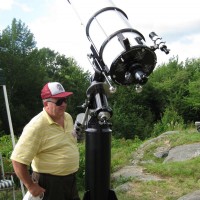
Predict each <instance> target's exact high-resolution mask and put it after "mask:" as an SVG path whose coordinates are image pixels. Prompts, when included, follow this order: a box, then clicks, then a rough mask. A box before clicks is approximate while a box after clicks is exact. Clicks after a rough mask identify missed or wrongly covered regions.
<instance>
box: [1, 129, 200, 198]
mask: <svg viewBox="0 0 200 200" xmlns="http://www.w3.org/2000/svg"><path fill="white" fill-rule="evenodd" d="M4 140H5V138H4ZM7 142H8V141H7ZM166 142H167V143H168V144H170V146H171V147H175V146H178V145H183V144H190V143H196V142H200V134H199V133H198V132H197V131H196V130H194V129H190V130H184V131H179V133H177V134H172V135H166V137H165V138H162V139H160V140H159V142H155V143H152V145H148V146H146V147H145V151H144V156H143V159H144V161H148V160H152V161H154V162H153V163H151V164H149V163H148V162H146V164H142V166H143V167H144V169H145V171H146V172H148V173H151V174H154V175H157V176H159V177H161V178H162V181H138V180H136V179H132V178H123V177H121V178H120V179H119V180H117V181H115V182H111V186H112V188H116V187H117V186H120V185H122V184H124V183H129V186H130V188H129V189H128V190H127V191H126V192H122V191H118V190H117V191H116V194H117V198H118V200H154V199H155V200H158V199H159V200H177V199H178V198H179V197H181V196H183V195H185V194H187V193H190V192H192V191H195V190H199V188H200V168H199V162H200V157H196V158H193V159H191V160H187V161H182V162H171V163H165V164H163V163H162V162H163V159H158V158H155V156H154V155H153V152H154V150H155V149H156V148H158V147H159V146H162V145H163V144H166ZM142 143H143V142H142V141H140V140H138V139H136V140H134V141H133V140H124V139H118V140H117V139H113V140H112V149H111V153H112V157H111V172H112V173H113V172H115V171H117V170H118V169H120V168H121V167H123V166H125V165H127V164H130V162H131V161H132V159H133V158H132V156H133V153H134V152H135V151H136V150H137V149H138V148H139V146H140V145H141V144H142ZM7 144H8V143H7ZM79 145H80V151H81V152H80V155H81V162H80V172H79V174H78V176H79V177H78V181H79V188H81V191H80V196H81V198H82V197H83V195H84V187H83V182H84V158H83V157H84V144H79ZM0 148H1V143H0ZM7 148H8V147H7ZM0 150H1V149H0ZM4 150H5V149H4ZM4 153H5V155H6V152H4ZM8 154H9V153H8ZM6 164H7V165H9V161H7V162H6ZM16 193H17V200H21V199H22V198H21V191H20V189H18V190H17V191H16ZM10 194H11V193H10ZM10 199H12V198H10V197H9V199H6V200H10ZM0 200H2V197H1V192H0Z"/></svg>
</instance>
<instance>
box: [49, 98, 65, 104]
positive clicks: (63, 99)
mask: <svg viewBox="0 0 200 200" xmlns="http://www.w3.org/2000/svg"><path fill="white" fill-rule="evenodd" d="M47 102H51V103H54V104H56V106H61V105H62V104H63V102H65V103H66V102H67V98H60V99H58V100H57V101H56V102H53V101H51V100H47Z"/></svg>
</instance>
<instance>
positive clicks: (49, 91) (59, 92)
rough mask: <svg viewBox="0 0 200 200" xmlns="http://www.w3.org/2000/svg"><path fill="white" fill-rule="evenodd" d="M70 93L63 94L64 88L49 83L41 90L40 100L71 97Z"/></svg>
mask: <svg viewBox="0 0 200 200" xmlns="http://www.w3.org/2000/svg"><path fill="white" fill-rule="evenodd" d="M72 94H73V93H72V92H65V89H64V87H63V86H62V85H61V84H60V83H58V82H49V83H47V84H46V85H45V86H44V87H43V88H42V90H41V98H42V99H48V98H63V97H68V96H70V95H72Z"/></svg>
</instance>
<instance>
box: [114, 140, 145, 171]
mask: <svg viewBox="0 0 200 200" xmlns="http://www.w3.org/2000/svg"><path fill="white" fill-rule="evenodd" d="M141 143H142V141H141V140H140V139H139V138H137V137H136V138H135V139H134V140H130V139H129V140H125V139H124V138H122V139H114V138H113V140H112V148H111V158H112V161H111V172H114V171H116V170H117V169H119V168H121V167H123V166H124V165H126V164H127V163H128V162H129V160H130V159H131V157H132V153H133V152H134V151H135V150H136V149H137V148H138V147H139V146H140V144H141Z"/></svg>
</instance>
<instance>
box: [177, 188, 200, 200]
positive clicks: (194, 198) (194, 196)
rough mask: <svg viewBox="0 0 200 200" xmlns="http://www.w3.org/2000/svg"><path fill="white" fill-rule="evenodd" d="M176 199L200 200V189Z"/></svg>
mask: <svg viewBox="0 0 200 200" xmlns="http://www.w3.org/2000/svg"><path fill="white" fill-rule="evenodd" d="M177 200H200V190H197V191H194V192H192V193H189V194H187V195H184V196H182V197H180V198H179V199H177Z"/></svg>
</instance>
